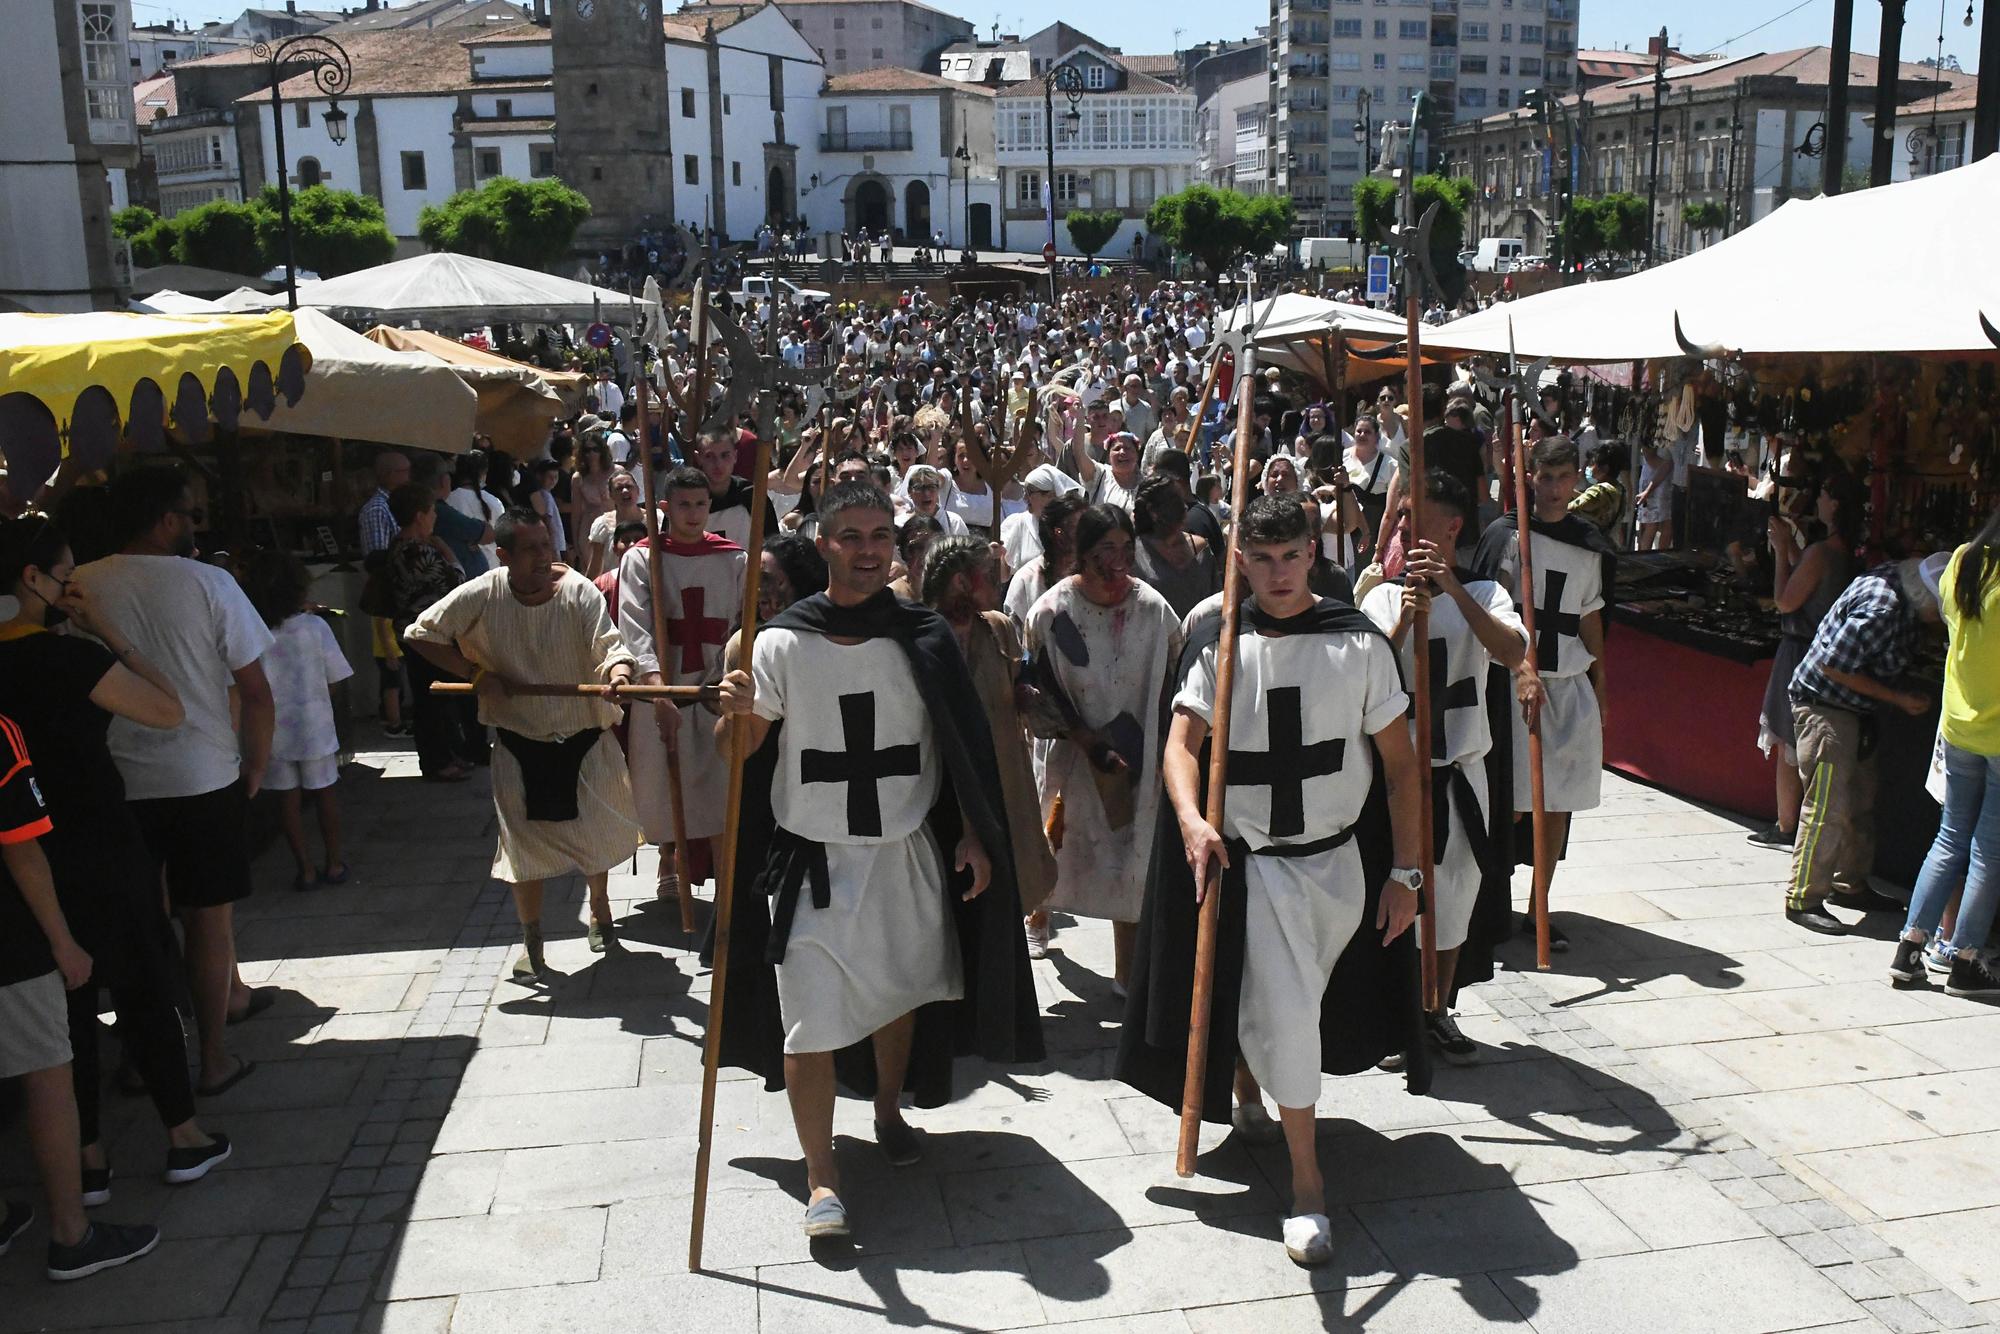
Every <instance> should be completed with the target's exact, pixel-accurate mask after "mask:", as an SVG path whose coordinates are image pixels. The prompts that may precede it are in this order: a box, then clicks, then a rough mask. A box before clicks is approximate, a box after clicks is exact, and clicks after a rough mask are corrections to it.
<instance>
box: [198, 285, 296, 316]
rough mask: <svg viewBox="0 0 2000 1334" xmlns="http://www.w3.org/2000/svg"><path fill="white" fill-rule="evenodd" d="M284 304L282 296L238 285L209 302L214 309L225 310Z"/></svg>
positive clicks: (238, 310)
mask: <svg viewBox="0 0 2000 1334" xmlns="http://www.w3.org/2000/svg"><path fill="white" fill-rule="evenodd" d="M284 304H285V298H283V297H282V296H272V295H271V294H270V293H268V292H260V291H258V290H257V289H256V288H254V287H239V288H237V289H236V290H235V291H233V292H225V293H223V294H222V295H221V296H219V297H217V298H215V300H214V301H213V302H211V303H210V305H211V306H213V307H214V308H215V309H216V310H218V311H226V312H247V311H253V310H275V309H277V308H278V307H280V306H282V305H284Z"/></svg>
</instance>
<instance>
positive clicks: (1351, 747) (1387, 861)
mask: <svg viewBox="0 0 2000 1334" xmlns="http://www.w3.org/2000/svg"><path fill="white" fill-rule="evenodd" d="M1242 522H1243V533H1242V546H1241V548H1240V550H1239V551H1238V552H1237V573H1238V575H1240V576H1241V577H1242V578H1244V579H1246V580H1247V581H1248V583H1249V585H1250V593H1251V596H1250V597H1249V598H1248V599H1246V600H1245V605H1244V606H1243V608H1242V610H1241V612H1240V613H1239V614H1240V616H1241V617H1242V620H1241V623H1240V626H1239V637H1238V638H1237V640H1236V645H1235V649H1236V661H1235V663H1234V673H1233V676H1232V686H1231V689H1232V694H1231V696H1230V698H1229V699H1228V700H1221V699H1218V697H1217V691H1218V688H1219V687H1218V680H1219V678H1220V677H1221V675H1222V671H1221V662H1220V659H1219V654H1220V652H1221V644H1220V638H1221V632H1222V618H1221V615H1220V609H1219V608H1217V609H1215V610H1211V611H1208V612H1206V614H1204V612H1203V611H1202V610H1200V609H1197V611H1196V613H1195V615H1194V616H1193V617H1191V618H1190V621H1189V626H1188V642H1187V647H1186V650H1185V652H1183V653H1182V654H1181V655H1180V659H1179V664H1178V668H1177V671H1176V674H1175V679H1174V688H1175V689H1176V692H1177V693H1176V694H1175V695H1174V698H1173V725H1172V730H1171V732H1170V733H1169V735H1168V738H1167V742H1166V750H1165V756H1164V759H1163V760H1162V767H1163V769H1164V771H1165V775H1166V791H1165V798H1164V800H1163V801H1161V803H1160V807H1161V811H1160V817H1159V819H1160V824H1161V827H1162V830H1161V832H1162V837H1161V842H1160V847H1159V852H1158V855H1156V856H1155V857H1154V858H1153V860H1152V867H1151V871H1150V874H1149V876H1148V883H1147V887H1146V901H1145V912H1144V916H1143V918H1142V920H1141V926H1140V938H1139V939H1140V949H1139V953H1138V957H1139V967H1138V971H1137V973H1136V974H1135V976H1134V979H1133V984H1132V998H1131V1003H1130V1004H1129V1005H1128V1006H1127V1007H1126V1012H1125V1024H1124V1030H1123V1036H1122V1039H1121V1041H1120V1043H1119V1050H1118V1065H1117V1074H1118V1078H1119V1079H1121V1080H1123V1081H1125V1082H1126V1083H1128V1084H1131V1085H1132V1086H1133V1087H1135V1088H1137V1089H1139V1090H1140V1091H1141V1092H1143V1093H1146V1094H1148V1095H1149V1096H1151V1097H1153V1098H1155V1099H1157V1100H1159V1101H1161V1102H1164V1103H1166V1104H1167V1105H1168V1106H1171V1107H1175V1108H1179V1107H1180V1106H1181V1103H1182V1099H1183V1094H1184V1089H1185V1084H1184V1081H1185V1079H1186V1075H1187V1070H1188V1066H1187V1062H1188V1050H1187V1048H1188V1037H1189V1034H1188V1014H1189V998H1190V996H1191V995H1192V993H1193V990H1194V987H1195V985H1196V982H1195V976H1194V973H1195V939H1196V923H1197V919H1198V917H1199V915H1200V910H1199V907H1198V905H1199V904H1200V902H1201V900H1202V899H1203V898H1204V897H1205V896H1206V895H1207V894H1211V893H1219V894H1221V896H1222V900H1221V904H1220V911H1221V914H1222V917H1221V924H1220V930H1219V932H1218V937H1217V938H1218V940H1219V941H1221V942H1225V943H1224V944H1223V945H1221V946H1219V947H1218V948H1217V951H1216V955H1215V958H1214V970H1213V973H1212V976H1211V981H1212V991H1211V996H1212V1000H1211V1009H1210V1024H1209V1034H1208V1050H1207V1065H1206V1068H1205V1069H1204V1070H1203V1071H1202V1072H1201V1073H1202V1080H1201V1088H1200V1097H1201V1113H1202V1116H1203V1118H1204V1119H1205V1120H1210V1121H1220V1120H1222V1119H1223V1117H1224V1114H1225V1113H1224V1110H1223V1109H1224V1108H1228V1107H1230V1106H1231V1102H1232V1099H1231V1085H1232V1084H1233V1085H1234V1093H1235V1098H1234V1101H1235V1103H1236V1106H1235V1107H1234V1109H1233V1110H1232V1111H1231V1112H1229V1113H1228V1117H1229V1120H1230V1122H1231V1123H1232V1124H1233V1125H1234V1126H1235V1127H1236V1129H1237V1131H1238V1132H1239V1133H1241V1134H1242V1135H1243V1136H1244V1137H1245V1138H1246V1139H1249V1140H1251V1141H1253V1142H1255V1141H1259V1140H1262V1141H1264V1142H1267V1143H1268V1142H1271V1141H1273V1140H1277V1139H1280V1138H1282V1139H1283V1140H1284V1142H1285V1144H1286V1147H1287V1149H1288V1150H1289V1152H1290V1158H1291V1177H1292V1191H1291V1194H1292V1198H1291V1208H1290V1210H1289V1213H1288V1216H1287V1217H1286V1219H1285V1223H1284V1232H1283V1235H1284V1243H1285V1250H1286V1253H1287V1254H1288V1255H1290V1257H1291V1258H1292V1259H1293V1260H1294V1261H1295V1262H1297V1263H1299V1264H1307V1265H1319V1264H1325V1263H1326V1262H1327V1261H1329V1260H1331V1259H1332V1258H1333V1238H1332V1230H1331V1224H1330V1222H1329V1219H1328V1217H1327V1200H1326V1184H1325V1181H1324V1179H1323V1177H1322V1176H1321V1173H1320V1168H1319V1153H1318V1145H1317V1141H1316V1134H1315V1132H1316V1128H1317V1127H1316V1118H1315V1116H1314V1111H1313V1109H1314V1106H1315V1104H1316V1103H1317V1101H1318V1099H1319V1095H1320V1088H1321V1083H1322V1079H1321V1076H1322V1075H1323V1074H1329V1073H1330V1074H1352V1073H1356V1072H1359V1071H1362V1070H1366V1069H1368V1068H1369V1067H1370V1066H1372V1065H1374V1064H1375V1063H1376V1062H1378V1061H1381V1060H1383V1059H1384V1058H1386V1057H1389V1056H1392V1055H1396V1054H1399V1053H1401V1054H1405V1055H1406V1057H1407V1058H1411V1059H1410V1060H1409V1065H1410V1067H1411V1068H1410V1073H1409V1086H1410V1089H1411V1091H1412V1092H1416V1093H1422V1092H1424V1091H1426V1089H1427V1087H1428V1082H1429V1067H1428V1064H1427V1063H1426V1062H1425V1061H1424V1060H1423V1048H1422V1042H1421V1039H1419V1038H1418V1037H1417V1033H1416V1028H1417V1014H1416V1011H1417V1008H1418V1007H1417V1004H1416V1000H1417V995H1416V993H1417V976H1416V974H1417V967H1416V965H1417V959H1416V949H1415V942H1414V940H1413V939H1412V938H1411V935H1412V933H1410V931H1409V928H1410V925H1411V923H1412V922H1414V921H1415V920H1416V915H1417V906H1418V902H1419V895H1420V893H1421V891H1422V888H1423V886H1422V880H1423V877H1422V875H1421V874H1420V872H1419V870H1418V867H1417V859H1418V851H1419V839H1420V838H1421V829H1422V825H1421V811H1422V808H1421V805H1420V803H1421V801H1422V793H1421V782H1420V777H1421V770H1420V769H1419V768H1418V760H1417V757H1416V754H1415V752H1414V751H1413V750H1412V749H1411V746H1410V732H1409V728H1408V727H1407V726H1406V725H1405V723H1404V721H1403V717H1404V712H1405V710H1406V709H1407V708H1408V707H1409V696H1408V695H1407V694H1406V693H1405V692H1404V690H1403V683H1402V680H1401V676H1400V673H1399V671H1398V668H1397V664H1396V655H1395V651H1394V650H1393V649H1391V648H1390V646H1389V644H1388V641H1387V640H1386V639H1384V638H1383V636H1382V634H1381V632H1380V631H1379V630H1378V629H1377V628H1376V627H1375V626H1374V625H1373V624H1372V623H1371V622H1370V621H1369V620H1368V619H1367V618H1366V617H1364V616H1362V615H1361V614H1360V613H1359V612H1357V611H1355V610H1354V609H1353V608H1352V607H1349V606H1345V605H1343V604H1340V603H1337V602H1334V601H1332V600H1330V599H1323V598H1315V597H1314V595H1313V592H1312V589H1311V586H1310V584H1309V582H1308V576H1309V572H1310V570H1311V567H1312V563H1313V557H1314V551H1313V546H1314V540H1313V533H1312V528H1311V524H1310V523H1309V521H1308V519H1307V517H1306V513H1305V510H1304V507H1303V506H1302V505H1301V503H1300V501H1299V499H1298V498H1297V497H1296V496H1293V495H1273V496H1260V497H1258V498H1257V499H1256V500H1254V501H1252V502H1251V503H1250V505H1249V506H1248V508H1247V509H1246V511H1245V512H1244V514H1243V519H1242ZM1218 710H1227V714H1228V718H1229V767H1228V771H1227V775H1226V782H1227V785H1228V798H1227V800H1226V801H1225V802H1224V803H1223V809H1222V823H1221V826H1220V827H1219V828H1218V827H1216V826H1215V825H1211V824H1210V823H1209V821H1208V815H1207V812H1206V809H1205V796H1206V794H1205V792H1204V788H1205V787H1206V786H1207V779H1208V768H1207V755H1206V745H1207V743H1208V740H1209V738H1210V736H1211V734H1212V731H1213V729H1214V728H1215V726H1216V723H1217V719H1218V717H1219V716H1220V715H1219V713H1218ZM1378 769H1379V771H1380V774H1381V787H1382V789H1384V791H1383V792H1381V793H1378V792H1377V791H1376V787H1377V783H1376V777H1375V776H1376V774H1377V771H1378ZM1212 866H1213V867H1215V868H1217V874H1216V876H1215V877H1214V878H1213V879H1212V876H1211V867H1212ZM1217 880H1219V883H1217V882H1216V881H1217ZM1266 1091H1268V1092H1269V1093H1270V1094H1271V1096H1272V1098H1273V1099H1274V1100H1275V1101H1276V1102H1277V1104H1278V1121H1277V1123H1276V1124H1274V1123H1273V1122H1272V1119H1271V1116H1270V1113H1269V1112H1268V1111H1266V1110H1265V1107H1264V1100H1263V1095H1264V1093H1265V1092H1266Z"/></svg>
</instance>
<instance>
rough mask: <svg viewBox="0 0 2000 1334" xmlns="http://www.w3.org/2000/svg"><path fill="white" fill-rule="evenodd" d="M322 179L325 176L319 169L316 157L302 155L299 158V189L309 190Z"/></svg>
mask: <svg viewBox="0 0 2000 1334" xmlns="http://www.w3.org/2000/svg"><path fill="white" fill-rule="evenodd" d="M323 179H325V176H324V173H322V172H321V171H320V169H319V159H318V158H316V157H302V158H300V159H299V189H301V190H310V189H311V188H312V187H313V186H315V185H318V184H319V183H320V182H321V181H322V180H323Z"/></svg>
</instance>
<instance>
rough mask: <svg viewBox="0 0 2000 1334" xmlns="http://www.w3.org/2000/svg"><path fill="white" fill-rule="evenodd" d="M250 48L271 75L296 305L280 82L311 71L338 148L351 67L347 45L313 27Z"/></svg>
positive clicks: (288, 276)
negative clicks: (274, 42) (310, 30)
mask: <svg viewBox="0 0 2000 1334" xmlns="http://www.w3.org/2000/svg"><path fill="white" fill-rule="evenodd" d="M251 50H252V52H253V54H255V55H256V57H257V58H258V59H259V60H262V61H264V62H265V65H266V71H265V72H266V75H267V77H268V78H269V79H270V80H271V145H272V149H273V152H274V154H275V156H276V157H277V160H278V224H279V230H280V231H281V233H282V234H283V236H284V242H285V305H286V308H287V309H290V310H297V309H298V308H299V279H298V267H297V265H296V264H295V263H294V262H293V259H292V185H291V163H290V162H289V161H288V160H287V159H286V157H285V94H284V83H285V80H286V79H287V78H289V77H290V76H291V75H293V74H296V73H306V74H310V75H311V76H312V81H313V82H314V83H315V84H316V85H318V87H319V90H320V92H321V93H323V94H325V95H326V97H327V98H328V99H329V105H328V107H327V109H326V114H325V115H324V116H323V117H322V118H321V119H322V120H324V121H325V123H326V137H327V138H329V139H331V140H332V141H333V144H334V147H336V148H338V147H340V146H341V145H342V144H345V143H346V142H347V112H345V111H344V110H342V109H341V106H340V102H339V100H338V99H339V97H340V94H342V93H344V92H346V91H347V85H348V84H349V83H350V82H352V81H353V78H354V67H353V66H352V65H351V64H349V63H348V59H347V51H346V49H345V48H344V47H342V46H341V44H340V43H339V42H336V41H334V40H333V39H332V38H331V37H322V36H320V35H318V34H317V33H302V34H300V35H298V36H296V37H287V38H286V39H285V40H284V41H282V42H279V43H278V44H277V45H276V46H271V45H268V44H267V43H264V42H259V43H257V45H256V46H254V47H252V48H251Z"/></svg>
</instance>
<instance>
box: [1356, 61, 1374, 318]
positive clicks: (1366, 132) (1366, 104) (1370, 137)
mask: <svg viewBox="0 0 2000 1334" xmlns="http://www.w3.org/2000/svg"><path fill="white" fill-rule="evenodd" d="M1354 100H1355V102H1356V104H1357V105H1356V106H1355V108H1354V110H1355V117H1356V119H1355V121H1354V142H1355V143H1356V144H1358V145H1359V146H1360V148H1361V179H1363V180H1366V179H1367V178H1368V177H1370V176H1372V175H1374V174H1375V166H1374V164H1373V163H1371V162H1370V161H1369V160H1368V151H1369V145H1370V144H1372V143H1374V142H1375V122H1374V121H1373V120H1372V119H1371V117H1372V116H1373V113H1374V102H1375V99H1374V98H1373V97H1371V96H1369V94H1368V90H1367V89H1366V88H1357V89H1355V90H1354ZM1355 222H1356V223H1357V224H1359V222H1360V218H1359V217H1358V216H1357V217H1356V219H1355ZM1354 234H1355V235H1356V236H1357V237H1360V239H1361V273H1362V276H1363V278H1364V279H1365V278H1366V277H1367V274H1368V238H1367V237H1366V236H1365V235H1363V234H1362V231H1361V228H1360V226H1359V225H1357V226H1356V227H1355V228H1354Z"/></svg>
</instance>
